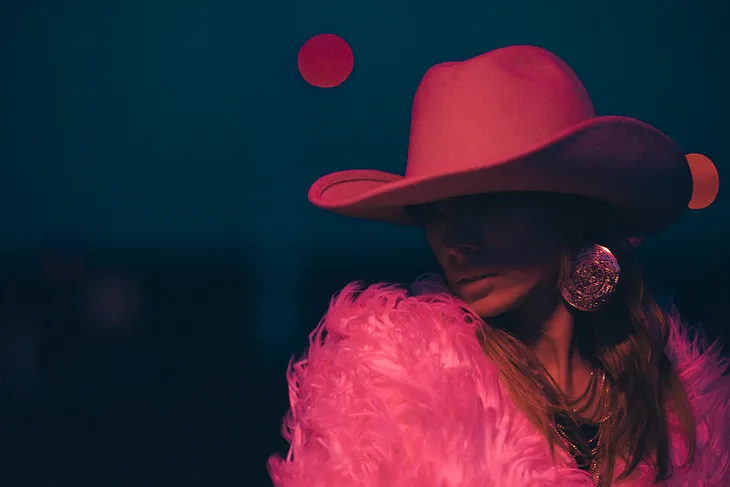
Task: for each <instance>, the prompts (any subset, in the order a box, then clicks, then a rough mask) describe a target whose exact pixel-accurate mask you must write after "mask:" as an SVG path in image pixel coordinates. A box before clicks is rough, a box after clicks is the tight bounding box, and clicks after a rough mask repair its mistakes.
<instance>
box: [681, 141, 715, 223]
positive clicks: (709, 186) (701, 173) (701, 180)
mask: <svg viewBox="0 0 730 487" xmlns="http://www.w3.org/2000/svg"><path fill="white" fill-rule="evenodd" d="M686 157H687V162H688V163H689V170H690V172H691V173H692V185H693V190H692V199H691V200H690V202H689V205H688V206H689V208H690V209H691V210H701V209H703V208H707V207H708V206H710V205H711V204H712V202H713V201H715V198H717V193H718V192H719V191H720V176H719V174H718V173H717V168H716V167H715V164H713V163H712V161H711V160H710V158H709V157H707V156H704V155H702V154H687V156H686Z"/></svg>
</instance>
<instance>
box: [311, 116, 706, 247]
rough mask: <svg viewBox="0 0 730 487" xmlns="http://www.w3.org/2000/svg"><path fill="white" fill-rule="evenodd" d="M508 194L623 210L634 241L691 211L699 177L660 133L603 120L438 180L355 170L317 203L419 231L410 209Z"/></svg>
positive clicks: (316, 193)
mask: <svg viewBox="0 0 730 487" xmlns="http://www.w3.org/2000/svg"><path fill="white" fill-rule="evenodd" d="M506 191H540V192H549V193H561V194H575V195H581V196H585V197H588V198H593V199H597V200H601V201H605V202H606V203H608V204H610V205H612V206H613V207H615V208H616V209H617V210H618V212H619V216H620V218H621V222H622V224H623V227H624V229H625V231H626V232H627V234H628V235H634V236H638V235H646V234H650V233H655V232H658V231H660V230H663V229H664V228H666V227H667V226H668V225H670V224H671V223H672V222H673V221H675V220H676V219H677V218H678V217H679V215H680V214H681V212H682V211H683V210H684V209H686V208H687V205H688V203H689V201H690V198H691V197H692V176H691V173H690V169H689V164H688V163H687V160H686V158H685V155H684V153H683V152H682V151H681V150H680V149H679V148H678V147H677V146H676V144H675V143H674V142H672V140H671V139H669V137H667V136H666V135H664V134H663V133H662V132H660V131H659V130H657V129H656V128H654V127H652V126H651V125H648V124H646V123H644V122H641V121H639V120H636V119H633V118H628V117H617V116H605V117H595V118H592V119H590V120H587V121H586V122H583V123H581V124H579V125H576V126H574V127H571V128H570V129H568V130H565V131H563V132H562V133H559V134H557V135H556V136H554V137H552V138H550V139H548V140H545V141H544V142H543V143H542V144H540V145H539V146H537V147H533V148H531V149H529V150H527V151H525V152H523V153H521V154H516V155H514V156H512V157H509V158H506V159H503V160H499V161H489V160H485V161H483V164H481V165H480V166H478V167H471V168H466V169H464V168H459V169H457V170H452V171H449V170H446V171H444V172H443V173H441V174H438V175H435V176H434V175H430V176H424V177H404V176H401V175H398V174H393V173H388V172H383V171H377V170H363V169H352V170H345V171H338V172H334V173H331V174H327V175H325V176H323V177H321V178H319V179H318V180H317V181H315V182H314V184H312V186H311V187H310V189H309V195H308V197H309V201H310V202H311V203H312V204H314V205H315V206H318V207H320V208H323V209H325V210H329V211H332V212H335V213H339V214H341V215H345V216H349V217H354V218H362V219H367V220H376V221H383V222H391V223H397V224H403V225H415V224H417V223H418V222H416V221H414V220H413V219H412V218H411V217H410V216H409V214H408V213H407V212H406V211H405V210H404V207H405V206H408V205H416V204H422V203H428V202H433V201H439V200H443V199H448V198H453V197H457V196H465V195H470V194H480V193H495V192H506Z"/></svg>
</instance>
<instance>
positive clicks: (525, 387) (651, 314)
mask: <svg viewBox="0 0 730 487" xmlns="http://www.w3.org/2000/svg"><path fill="white" fill-rule="evenodd" d="M568 200H569V201H568V204H570V205H576V204H577V203H578V204H579V207H580V208H583V209H585V210H586V214H587V216H588V215H589V216H590V217H591V218H590V220H591V221H592V222H593V223H592V224H590V225H588V226H586V225H585V224H584V223H585V221H583V220H582V219H578V220H577V221H583V223H582V225H583V231H582V232H581V237H580V238H576V239H575V241H573V242H572V244H571V248H570V249H569V251H568V252H566V256H565V257H564V258H563V260H562V262H561V266H562V269H561V272H567V271H568V270H569V267H570V265H571V264H570V258H569V256H570V254H571V253H572V252H574V251H575V250H576V248H577V247H578V246H580V245H583V244H585V243H587V242H590V243H598V244H601V245H605V246H607V247H608V248H610V249H611V251H612V252H613V253H614V255H615V256H616V258H617V260H618V261H619V265H620V267H621V278H620V283H619V287H618V289H617V291H616V293H615V295H614V296H613V299H612V301H611V302H610V303H609V304H607V305H605V306H604V308H602V309H600V310H598V311H596V312H592V313H578V314H577V315H576V316H577V318H576V322H575V327H574V330H575V331H574V333H575V335H574V336H575V339H576V342H577V344H578V349H579V351H580V353H581V355H582V356H583V358H584V359H585V360H587V361H588V362H590V363H592V364H593V366H594V367H596V368H598V369H601V370H603V371H605V372H606V379H607V381H608V383H609V385H610V387H611V389H612V392H613V393H612V394H611V395H610V397H611V399H610V403H609V408H610V411H612V412H613V414H612V416H611V417H610V418H609V419H608V420H607V424H606V428H605V431H606V433H605V434H604V436H603V442H602V444H603V448H604V454H603V455H602V457H601V460H600V462H601V463H600V465H599V469H600V473H601V477H602V479H604V480H603V481H602V482H603V483H602V485H604V486H610V485H611V483H612V480H611V479H613V477H614V472H615V469H616V459H617V458H622V459H623V460H624V462H625V464H626V467H625V469H624V470H623V471H622V472H621V473H620V475H619V476H618V478H626V477H628V476H629V475H631V473H632V472H634V470H635V469H636V468H637V466H638V465H639V464H640V463H641V462H642V461H648V462H650V463H652V464H653V465H654V466H655V468H656V481H661V480H665V479H667V478H668V477H670V476H671V473H672V468H674V467H676V465H672V462H671V459H670V456H669V453H670V452H669V448H670V439H669V431H668V418H667V408H669V407H671V409H672V412H673V413H674V414H675V415H676V417H677V419H678V421H679V422H680V425H681V426H682V428H683V429H684V432H685V437H686V442H687V447H688V453H689V454H688V457H687V459H686V462H685V465H689V464H691V463H692V461H693V459H694V454H695V448H696V429H695V424H694V419H693V416H692V412H691V407H690V404H689V399H688V396H687V392H686V391H685V389H684V387H683V385H682V383H681V381H680V379H679V376H678V374H677V372H676V371H675V370H674V367H673V365H672V363H671V362H670V359H669V357H668V356H667V354H666V352H665V346H666V344H667V341H668V339H669V325H668V321H667V316H666V315H665V313H664V311H663V310H662V309H661V308H660V307H659V305H658V304H657V302H656V301H655V300H654V298H653V297H652V295H651V293H650V292H648V290H647V287H646V284H645V282H644V279H643V276H642V273H641V268H640V265H639V262H638V259H637V256H636V253H635V250H634V248H633V245H632V244H631V243H630V242H629V241H628V239H626V238H624V237H623V236H621V232H620V231H617V230H616V228H618V225H614V224H613V223H612V221H613V220H612V219H610V218H609V217H608V216H607V215H609V214H610V211H608V210H605V209H601V210H598V209H597V208H596V204H594V203H590V202H586V201H584V200H580V201H576V199H575V197H572V198H568ZM572 208H576V206H572ZM598 214H603V215H606V217H605V218H600V219H598V220H596V215H598ZM556 285H557V283H556ZM480 339H481V343H482V347H483V349H484V351H485V353H486V354H487V355H488V356H489V357H490V358H491V359H492V360H494V361H495V362H496V363H497V364H498V365H499V367H500V370H501V373H502V375H503V377H504V378H505V383H506V384H507V386H508V388H509V390H510V393H511V396H512V398H513V400H514V401H515V402H516V404H517V406H518V407H519V408H520V409H521V410H522V411H523V412H524V413H525V414H526V416H527V417H528V418H529V419H530V420H531V421H532V422H533V424H534V425H535V426H536V427H537V428H538V429H539V430H541V431H542V432H543V433H544V435H545V436H546V437H547V438H548V441H549V443H550V448H551V451H553V452H554V448H555V445H556V444H557V442H558V441H559V439H558V437H557V435H556V434H555V433H554V431H553V429H552V427H551V424H552V421H553V420H554V414H555V412H556V411H557V410H559V409H560V404H559V401H558V392H557V389H556V386H555V383H554V382H551V381H549V380H548V379H546V376H547V373H543V374H536V373H535V371H536V370H541V371H543V372H544V369H543V368H542V366H541V365H540V363H539V362H538V361H537V358H536V357H535V356H534V354H533V353H531V352H530V351H529V350H528V348H527V347H526V346H525V345H524V344H523V343H522V342H521V341H520V340H519V339H517V338H516V337H514V336H512V335H511V334H509V333H507V332H506V331H504V330H501V329H499V328H496V327H492V326H489V325H488V324H485V325H484V326H483V328H482V329H481V330H480Z"/></svg>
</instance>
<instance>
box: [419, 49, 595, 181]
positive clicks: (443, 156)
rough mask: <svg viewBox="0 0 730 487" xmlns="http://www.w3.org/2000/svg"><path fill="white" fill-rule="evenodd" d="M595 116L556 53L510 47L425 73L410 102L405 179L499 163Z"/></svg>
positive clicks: (580, 85)
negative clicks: (411, 103) (411, 106)
mask: <svg viewBox="0 0 730 487" xmlns="http://www.w3.org/2000/svg"><path fill="white" fill-rule="evenodd" d="M593 117H595V110H594V108H593V103H592V102H591V99H590V96H589V95H588V93H587V91H586V89H585V87H584V86H583V84H582V83H581V81H580V79H578V76H577V75H576V74H575V73H574V72H573V70H572V69H571V68H570V67H569V66H568V65H567V64H566V63H565V62H564V61H563V60H562V59H560V58H559V57H558V56H556V55H555V54H553V53H551V52H549V51H547V50H545V49H542V48H539V47H533V46H510V47H504V48H500V49H496V50H493V51H489V52H487V53H485V54H482V55H480V56H477V57H474V58H471V59H468V60H466V61H462V62H447V63H442V64H438V65H436V66H433V67H432V68H430V69H429V70H428V71H427V72H426V74H425V75H424V76H423V79H422V80H421V83H420V85H419V87H418V90H417V91H416V95H415V98H414V101H413V110H412V116H411V133H410V142H409V147H408V162H407V167H406V177H421V176H429V175H436V174H441V173H443V172H450V171H454V170H459V169H468V168H472V167H477V166H484V165H490V164H495V163H499V162H500V161H503V160H507V159H510V158H513V157H515V156H518V155H521V154H524V153H527V152H530V151H531V150H532V149H535V148H538V147H539V146H540V145H541V144H543V143H544V142H545V141H547V140H549V139H552V138H554V137H555V136H556V135H558V134H559V133H561V132H562V131H564V130H569V129H570V128H571V127H573V126H575V125H576V124H579V123H581V122H584V121H586V120H588V119H590V118H593Z"/></svg>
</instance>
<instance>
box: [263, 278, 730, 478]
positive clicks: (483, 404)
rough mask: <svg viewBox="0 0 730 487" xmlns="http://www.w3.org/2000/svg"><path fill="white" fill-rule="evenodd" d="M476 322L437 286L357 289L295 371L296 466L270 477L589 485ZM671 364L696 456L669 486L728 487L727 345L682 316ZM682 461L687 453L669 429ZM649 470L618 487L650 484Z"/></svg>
mask: <svg viewBox="0 0 730 487" xmlns="http://www.w3.org/2000/svg"><path fill="white" fill-rule="evenodd" d="M477 320H478V319H477V318H476V317H475V316H473V315H472V314H471V312H470V311H468V309H467V308H466V307H465V306H464V305H463V303H461V302H460V301H458V300H457V299H456V298H454V297H453V296H451V295H450V294H449V293H448V292H446V290H445V288H444V287H443V284H442V283H441V282H439V280H437V279H435V278H434V277H432V276H427V277H425V278H424V279H421V280H418V281H416V282H415V283H414V284H413V286H412V287H411V292H410V293H409V292H408V291H407V290H405V289H401V288H398V287H395V286H389V285H383V284H380V285H374V286H370V287H368V288H365V289H363V288H362V287H360V286H358V285H357V284H350V285H348V286H347V287H346V288H345V289H343V290H342V291H341V292H340V293H339V294H338V295H337V296H336V297H335V298H333V300H332V302H331V303H330V307H329V310H328V312H327V314H326V315H325V317H324V318H323V320H322V321H321V322H320V324H319V325H318V326H317V328H316V329H315V330H314V331H313V332H312V334H311V335H310V345H309V348H308V352H307V354H306V357H305V358H304V359H302V360H300V361H297V362H294V363H292V364H290V367H289V370H288V373H287V380H288V383H289V395H290V403H291V408H290V410H289V412H288V413H287V416H286V418H285V420H284V430H283V434H284V436H285V438H286V439H287V440H288V441H289V443H290V445H291V446H290V450H289V454H288V455H287V457H286V458H281V457H279V456H272V457H271V458H270V459H269V463H268V467H269V472H270V475H271V478H272V480H273V482H274V485H275V486H276V487H305V486H306V487H309V486H311V487H335V486H336V487H356V486H357V487H390V486H393V487H395V486H412V487H491V486H495V487H512V486H513V487H553V486H563V487H579V486H591V485H593V483H592V481H591V479H590V476H589V475H588V474H587V473H586V472H584V471H582V470H580V469H578V468H576V466H575V462H574V461H573V460H572V459H571V458H570V457H568V456H567V455H565V454H564V453H563V452H562V451H560V450H559V449H558V450H557V451H556V457H555V458H553V457H552V455H551V454H550V450H549V448H548V444H547V441H546V440H545V439H544V438H543V436H542V435H541V434H540V433H539V432H538V431H537V430H535V428H534V427H533V426H532V425H531V424H530V423H529V421H528V420H527V418H526V417H525V416H524V415H523V414H522V413H521V412H520V411H519V410H518V409H517V408H516V407H515V405H514V404H513V403H512V402H511V401H510V400H509V398H508V397H506V396H504V395H503V393H502V391H501V389H500V385H499V380H498V369H497V367H496V365H495V364H494V363H492V362H491V361H490V360H488V359H487V357H486V356H485V355H484V353H483V352H482V350H481V347H480V345H479V343H478V340H477V339H476V336H475V335H476V334H475V328H476V325H477ZM671 323H672V333H671V336H670V345H669V347H670V352H669V353H670V355H671V358H672V359H673V360H674V361H675V364H677V367H678V370H679V373H680V375H681V378H682V380H683V381H684V383H685V386H686V387H687V389H688V391H689V394H690V399H691V401H692V404H693V407H694V408H695V414H696V417H697V422H698V449H697V452H698V455H697V459H696V461H695V463H694V465H693V466H692V468H690V469H679V468H677V469H675V475H674V477H673V478H672V479H671V481H670V482H668V483H665V484H664V485H665V486H667V487H685V486H687V487H689V486H690V485H691V486H703V487H711V486H712V487H715V486H717V487H723V486H729V485H730V475H729V474H728V471H729V470H730V469H729V466H728V463H729V458H728V450H729V449H730V443H729V442H728V437H729V435H728V433H729V430H728V427H729V424H728V406H727V402H728V399H729V396H730V394H729V393H728V392H729V391H730V389H729V388H730V384H728V382H727V381H728V378H727V377H726V376H725V375H724V372H725V370H726V364H725V363H724V362H723V361H722V360H721V358H720V351H719V349H718V347H717V346H713V347H710V348H709V349H708V350H707V351H704V352H703V348H704V347H703V346H702V343H701V342H700V341H699V340H690V339H689V337H688V334H687V332H686V330H684V329H683V328H682V327H681V326H679V323H680V321H679V320H678V319H677V317H676V316H675V317H673V318H672V320H671ZM670 425H671V428H672V435H673V436H672V438H673V446H674V448H673V460H674V461H675V464H676V465H680V464H681V463H682V462H683V460H684V456H683V455H684V454H685V452H686V448H685V447H684V444H683V443H682V440H681V431H679V427H678V424H677V422H676V420H674V419H673V418H672V419H671V420H670ZM652 478H653V472H652V470H651V468H650V466H649V465H641V466H640V468H639V469H638V471H637V472H636V475H633V476H632V478H631V479H630V480H628V481H625V482H622V483H621V484H619V485H620V486H621V487H648V486H652V485H654V484H653V483H652V480H651V479H652Z"/></svg>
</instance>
